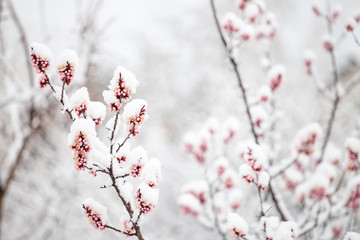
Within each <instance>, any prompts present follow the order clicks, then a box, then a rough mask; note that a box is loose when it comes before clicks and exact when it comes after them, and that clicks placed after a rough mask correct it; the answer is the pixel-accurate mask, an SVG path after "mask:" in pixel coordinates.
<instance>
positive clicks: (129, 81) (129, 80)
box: [109, 66, 139, 94]
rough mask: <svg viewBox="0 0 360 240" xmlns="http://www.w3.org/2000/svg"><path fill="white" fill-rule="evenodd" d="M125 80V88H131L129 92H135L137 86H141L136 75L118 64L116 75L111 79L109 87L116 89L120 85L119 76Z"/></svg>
mask: <svg viewBox="0 0 360 240" xmlns="http://www.w3.org/2000/svg"><path fill="white" fill-rule="evenodd" d="M120 74H121V78H122V79H123V80H124V85H125V88H127V89H128V90H129V94H135V93H136V88H137V87H138V86H139V81H138V80H137V79H136V77H135V75H134V74H133V73H132V72H130V71H129V70H127V69H126V68H124V67H122V66H118V67H117V68H116V69H115V71H114V76H113V78H112V79H111V80H110V85H109V89H110V90H114V89H116V88H117V87H118V86H119V76H120Z"/></svg>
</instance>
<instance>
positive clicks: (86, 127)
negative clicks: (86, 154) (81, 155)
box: [67, 118, 96, 146]
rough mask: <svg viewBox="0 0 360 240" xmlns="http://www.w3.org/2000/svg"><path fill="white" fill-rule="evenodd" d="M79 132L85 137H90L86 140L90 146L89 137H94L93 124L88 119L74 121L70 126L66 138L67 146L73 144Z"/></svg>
mask: <svg viewBox="0 0 360 240" xmlns="http://www.w3.org/2000/svg"><path fill="white" fill-rule="evenodd" d="M79 132H82V133H83V134H86V136H87V137H90V139H88V140H89V144H90V146H91V145H92V141H91V140H92V138H91V137H96V131H95V123H94V122H93V121H92V120H90V119H84V118H80V119H76V120H75V121H74V122H73V124H72V125H71V128H70V133H69V135H68V138H67V141H68V145H69V146H71V145H72V144H73V141H74V139H75V137H76V135H77V134H78V133H79Z"/></svg>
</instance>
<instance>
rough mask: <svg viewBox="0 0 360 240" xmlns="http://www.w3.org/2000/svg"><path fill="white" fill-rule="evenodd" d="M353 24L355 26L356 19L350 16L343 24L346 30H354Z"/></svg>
mask: <svg viewBox="0 0 360 240" xmlns="http://www.w3.org/2000/svg"><path fill="white" fill-rule="evenodd" d="M355 26H356V21H355V19H354V18H352V17H350V18H348V19H347V20H346V24H345V28H346V31H348V32H352V31H354V28H355Z"/></svg>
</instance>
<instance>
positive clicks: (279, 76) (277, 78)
mask: <svg viewBox="0 0 360 240" xmlns="http://www.w3.org/2000/svg"><path fill="white" fill-rule="evenodd" d="M284 78H285V67H284V66H283V65H280V64H278V65H274V66H273V67H271V68H270V69H269V71H268V73H267V82H268V85H269V86H270V88H271V90H272V91H274V90H276V89H277V88H278V87H279V86H280V84H281V83H282V82H283V81H284Z"/></svg>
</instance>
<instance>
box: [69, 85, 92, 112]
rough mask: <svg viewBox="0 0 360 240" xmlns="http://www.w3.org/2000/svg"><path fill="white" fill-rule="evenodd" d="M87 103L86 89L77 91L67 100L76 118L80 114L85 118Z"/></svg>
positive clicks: (87, 94) (88, 99)
mask: <svg viewBox="0 0 360 240" xmlns="http://www.w3.org/2000/svg"><path fill="white" fill-rule="evenodd" d="M89 102H90V98H89V92H88V90H87V88H86V87H82V88H80V89H79V90H77V91H76V92H75V93H74V94H73V95H72V96H71V97H70V99H69V104H70V108H71V110H72V111H74V112H75V113H76V115H77V116H78V117H80V115H81V114H83V115H84V116H86V111H87V109H88V105H89Z"/></svg>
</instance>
